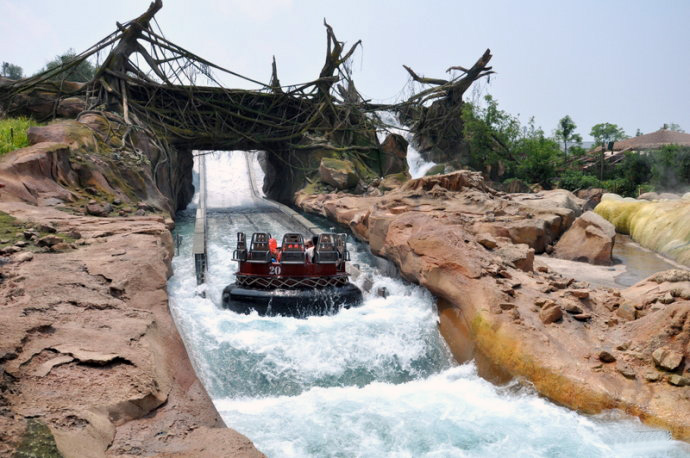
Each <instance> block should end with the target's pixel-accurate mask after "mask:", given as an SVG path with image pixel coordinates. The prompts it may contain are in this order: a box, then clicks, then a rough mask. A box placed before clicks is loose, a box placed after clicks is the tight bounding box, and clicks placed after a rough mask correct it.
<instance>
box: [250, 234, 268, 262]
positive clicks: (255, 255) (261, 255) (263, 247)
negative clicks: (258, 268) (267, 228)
mask: <svg viewBox="0 0 690 458" xmlns="http://www.w3.org/2000/svg"><path fill="white" fill-rule="evenodd" d="M270 238H271V234H268V233H266V232H255V233H254V234H252V244H251V246H250V249H249V255H248V256H247V262H252V263H261V264H266V263H269V262H271V252H270V251H269V249H268V240H269V239H270Z"/></svg>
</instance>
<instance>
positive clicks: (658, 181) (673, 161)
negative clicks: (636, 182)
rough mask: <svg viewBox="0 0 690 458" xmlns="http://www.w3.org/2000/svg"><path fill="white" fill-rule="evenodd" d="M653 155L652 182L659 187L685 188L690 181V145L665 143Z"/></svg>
mask: <svg viewBox="0 0 690 458" xmlns="http://www.w3.org/2000/svg"><path fill="white" fill-rule="evenodd" d="M650 156H651V157H652V184H654V186H655V187H657V188H659V189H668V190H675V189H678V188H680V189H684V188H686V187H687V186H688V184H689V183H690V147H687V146H680V145H664V146H662V147H661V148H660V149H659V151H654V152H653V153H651V154H650Z"/></svg>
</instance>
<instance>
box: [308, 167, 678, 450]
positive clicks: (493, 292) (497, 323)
mask: <svg viewBox="0 0 690 458" xmlns="http://www.w3.org/2000/svg"><path fill="white" fill-rule="evenodd" d="M295 202H296V204H297V205H298V206H300V207H301V208H302V209H304V210H306V211H309V212H313V213H317V214H320V215H322V216H325V217H327V218H329V219H331V220H333V221H336V222H339V223H340V224H342V225H344V226H347V227H349V228H350V229H351V230H352V232H353V233H354V234H355V236H356V237H358V238H360V239H361V240H365V241H368V242H369V245H370V247H371V249H372V252H373V253H374V254H377V255H380V256H384V257H386V258H388V259H390V260H391V261H393V262H394V263H395V264H396V265H397V266H398V268H399V269H400V274H401V275H402V276H403V277H404V278H406V279H408V280H410V281H413V282H416V283H419V284H421V285H422V286H425V287H426V288H428V289H429V290H430V291H431V292H432V293H433V294H434V295H435V296H437V297H438V298H439V314H440V329H441V332H442V334H443V335H444V337H446V340H447V341H448V343H449V345H450V347H451V350H452V351H453V353H454V354H455V355H456V358H457V359H458V360H459V361H465V360H467V359H468V358H471V357H475V358H476V360H477V365H478V368H479V371H480V374H481V375H484V376H485V377H487V378H488V379H490V380H502V381H505V380H506V377H507V378H510V377H518V378H522V379H526V380H528V381H529V382H531V384H532V386H534V387H535V388H536V389H537V390H538V391H539V392H540V393H541V394H543V395H545V396H547V397H549V398H550V399H552V400H554V401H556V402H558V403H560V404H563V405H566V406H569V407H571V408H574V409H577V410H580V411H582V412H587V413H595V412H601V411H603V410H608V409H613V408H617V409H621V410H623V411H625V412H627V413H629V414H631V415H637V416H639V417H640V418H641V419H642V420H643V421H645V422H647V423H649V424H653V425H657V426H661V427H665V428H667V429H669V430H670V431H671V432H672V433H673V435H674V436H675V437H678V438H682V439H685V440H690V416H688V415H687V412H690V392H689V391H688V389H689V388H688V386H686V385H684V378H687V377H688V374H689V371H688V369H689V368H690V365H689V364H688V361H689V359H690V358H688V356H689V355H688V354H689V353H690V300H688V299H686V298H685V297H686V296H687V294H686V290H688V288H689V287H690V274H689V273H687V272H686V271H682V270H679V271H670V272H664V273H660V274H657V275H655V276H652V277H650V278H649V279H647V280H645V281H642V282H640V283H638V284H636V285H634V286H633V287H631V288H628V289H626V290H616V289H611V288H591V287H590V286H589V285H588V284H586V283H583V282H578V281H575V280H574V279H572V278H567V277H563V276H561V275H559V274H557V273H555V272H553V271H552V270H551V269H549V268H548V267H546V266H545V265H543V264H542V263H540V262H539V261H535V260H533V259H532V260H531V263H532V265H531V266H530V265H529V263H526V264H525V265H517V264H516V262H515V259H516V258H515V257H512V256H507V253H513V252H517V251H521V252H525V250H533V252H532V254H534V252H537V253H540V252H542V251H548V248H549V247H550V246H552V244H553V243H554V242H556V241H557V240H558V238H559V237H560V236H561V235H562V234H563V233H564V232H565V231H566V230H568V228H569V227H570V226H571V225H572V224H573V222H574V221H575V219H576V218H577V216H579V215H580V214H581V213H582V208H583V206H584V201H582V200H580V199H578V198H576V197H575V196H573V195H572V194H570V193H568V192H566V191H552V192H549V191H542V192H539V193H534V194H528V195H520V194H511V195H507V194H503V193H500V192H497V191H494V190H492V189H491V188H489V187H488V186H486V185H485V184H484V182H483V180H482V178H481V175H480V174H478V173H474V172H469V171H458V172H454V173H451V174H447V175H435V176H431V177H425V178H421V179H415V180H410V181H408V182H407V183H405V184H404V185H402V186H401V187H399V188H397V189H393V190H392V191H390V192H387V193H385V194H383V195H381V196H374V195H370V196H366V195H365V196H360V197H356V196H351V195H346V194H322V195H306V194H300V193H298V194H297V195H296V196H295ZM521 244H523V246H522V247H521V246H520V245H521ZM527 257H529V255H527V256H524V257H523V258H525V259H526V258H527ZM669 297H671V298H672V299H673V301H672V302H671V301H669V300H668V298H669ZM667 302H668V303H667ZM623 311H624V312H623ZM660 348H667V349H671V350H672V351H675V352H677V353H678V354H682V355H683V359H682V361H681V362H680V363H679V364H678V365H677V367H675V368H674V369H669V368H670V367H674V366H675V363H676V362H677V358H675V359H673V358H671V360H669V362H668V363H667V364H666V368H664V367H660V366H658V365H657V364H656V363H655V361H654V358H653V356H652V355H653V353H654V352H655V351H657V350H658V349H660ZM602 352H605V353H602ZM667 358H668V355H667Z"/></svg>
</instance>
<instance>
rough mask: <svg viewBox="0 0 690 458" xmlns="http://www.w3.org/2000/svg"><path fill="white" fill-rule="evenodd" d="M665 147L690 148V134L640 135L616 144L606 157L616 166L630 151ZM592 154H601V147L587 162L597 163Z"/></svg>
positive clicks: (675, 132)
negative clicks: (678, 146)
mask: <svg viewBox="0 0 690 458" xmlns="http://www.w3.org/2000/svg"><path fill="white" fill-rule="evenodd" d="M665 145H680V146H690V134H686V133H685V132H677V131H675V130H668V129H659V130H657V131H656V132H652V133H651V134H645V135H639V136H637V137H630V138H626V139H625V140H620V141H617V142H614V144H613V148H612V149H611V150H610V151H609V150H608V148H607V150H606V152H605V153H604V157H605V158H606V161H607V162H608V163H610V164H615V163H617V162H619V161H621V160H623V158H624V157H625V153H626V152H628V151H638V152H645V151H653V150H657V149H659V148H661V147H662V146H665ZM592 153H601V146H597V147H596V148H594V149H593V150H591V151H590V154H589V158H588V159H587V161H586V162H590V163H591V162H594V161H596V156H592ZM588 165H591V164H588ZM588 165H586V166H585V167H587V166H588Z"/></svg>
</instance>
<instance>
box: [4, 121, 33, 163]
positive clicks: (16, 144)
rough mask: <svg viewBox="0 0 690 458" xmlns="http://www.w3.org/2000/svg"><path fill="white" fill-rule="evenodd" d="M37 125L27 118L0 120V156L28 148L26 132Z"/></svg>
mask: <svg viewBox="0 0 690 458" xmlns="http://www.w3.org/2000/svg"><path fill="white" fill-rule="evenodd" d="M37 125H38V123H37V122H36V121H34V120H33V119H29V118H7V119H0V155H2V154H5V153H7V152H9V151H14V150H16V149H19V148H24V147H25V146H29V139H28V138H27V136H26V131H27V130H29V127H31V126H37Z"/></svg>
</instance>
